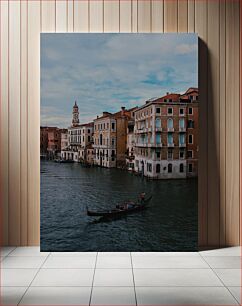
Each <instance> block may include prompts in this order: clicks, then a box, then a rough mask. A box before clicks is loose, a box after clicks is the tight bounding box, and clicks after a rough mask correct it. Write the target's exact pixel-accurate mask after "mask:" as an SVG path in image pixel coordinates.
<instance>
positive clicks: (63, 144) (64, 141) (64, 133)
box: [61, 129, 68, 151]
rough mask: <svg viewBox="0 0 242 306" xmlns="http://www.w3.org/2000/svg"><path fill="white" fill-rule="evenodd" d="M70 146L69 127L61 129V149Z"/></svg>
mask: <svg viewBox="0 0 242 306" xmlns="http://www.w3.org/2000/svg"><path fill="white" fill-rule="evenodd" d="M67 147H68V129H63V130H62V131H61V151H62V150H65V149H66V148H67Z"/></svg>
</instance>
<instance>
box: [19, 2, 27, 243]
mask: <svg viewBox="0 0 242 306" xmlns="http://www.w3.org/2000/svg"><path fill="white" fill-rule="evenodd" d="M20 3H21V28H20V29H21V32H20V35H21V58H20V71H21V78H20V86H21V88H20V89H21V96H20V107H21V109H20V146H21V152H20V170H21V171H20V173H21V180H20V192H21V211H20V215H21V218H20V221H21V245H27V243H28V227H27V225H28V220H27V215H28V211H27V209H28V152H27V148H28V138H27V135H28V125H27V120H28V115H27V114H28V104H27V102H28V101H27V61H28V58H27V48H28V45H27V39H28V28H27V20H28V15H27V14H28V12H27V5H28V4H27V0H23V1H21V2H20Z"/></svg>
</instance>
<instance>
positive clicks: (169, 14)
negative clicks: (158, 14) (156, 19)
mask: <svg viewBox="0 0 242 306" xmlns="http://www.w3.org/2000/svg"><path fill="white" fill-rule="evenodd" d="M180 1H181V0H179V2H180ZM164 31H165V32H178V0H164Z"/></svg>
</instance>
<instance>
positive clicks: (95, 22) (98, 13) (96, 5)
mask: <svg viewBox="0 0 242 306" xmlns="http://www.w3.org/2000/svg"><path fill="white" fill-rule="evenodd" d="M103 26H104V25H103V1H101V0H92V1H90V32H103V31H104V28H103Z"/></svg>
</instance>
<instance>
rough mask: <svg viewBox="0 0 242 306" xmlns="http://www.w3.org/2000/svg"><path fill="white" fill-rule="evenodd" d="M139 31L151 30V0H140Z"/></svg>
mask: <svg viewBox="0 0 242 306" xmlns="http://www.w3.org/2000/svg"><path fill="white" fill-rule="evenodd" d="M138 32H140V33H146V32H151V0H138Z"/></svg>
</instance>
